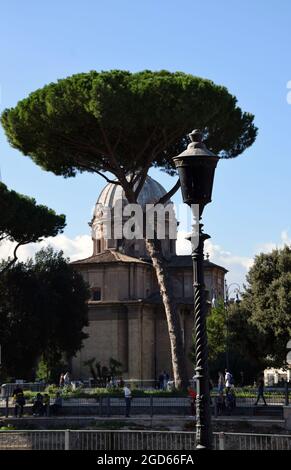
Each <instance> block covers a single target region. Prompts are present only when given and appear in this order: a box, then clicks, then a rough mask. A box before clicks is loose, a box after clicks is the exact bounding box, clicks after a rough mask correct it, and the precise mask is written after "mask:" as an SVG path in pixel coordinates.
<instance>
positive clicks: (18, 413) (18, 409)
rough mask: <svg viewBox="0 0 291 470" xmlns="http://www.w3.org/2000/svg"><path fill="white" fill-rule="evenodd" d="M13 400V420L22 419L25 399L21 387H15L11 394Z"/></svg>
mask: <svg viewBox="0 0 291 470" xmlns="http://www.w3.org/2000/svg"><path fill="white" fill-rule="evenodd" d="M12 396H13V400H14V403H15V406H14V416H15V418H17V417H19V418H22V415H23V407H24V405H25V398H24V393H23V390H22V388H21V387H19V386H17V387H16V389H15V390H14V392H13V395H12Z"/></svg>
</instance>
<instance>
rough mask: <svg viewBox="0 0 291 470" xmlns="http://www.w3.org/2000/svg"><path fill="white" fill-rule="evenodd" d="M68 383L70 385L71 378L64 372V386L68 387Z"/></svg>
mask: <svg viewBox="0 0 291 470" xmlns="http://www.w3.org/2000/svg"><path fill="white" fill-rule="evenodd" d="M69 385H71V378H70V374H69V372H66V373H65V375H64V386H65V387H68V386H69Z"/></svg>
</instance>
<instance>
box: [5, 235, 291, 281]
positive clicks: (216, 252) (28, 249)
mask: <svg viewBox="0 0 291 470" xmlns="http://www.w3.org/2000/svg"><path fill="white" fill-rule="evenodd" d="M188 235H189V232H187V231H185V230H180V231H179V232H178V237H177V243H176V249H177V254H178V255H190V254H191V243H190V241H189V240H186V237H187V236H188ZM286 244H288V245H291V238H290V236H289V234H288V231H287V230H282V232H281V234H280V241H279V243H277V244H276V243H274V242H266V243H262V244H260V245H257V246H256V247H255V249H254V252H253V254H252V256H249V257H247V256H241V255H240V254H236V253H231V252H230V251H227V250H225V249H224V248H223V247H222V246H220V245H217V244H215V243H213V242H212V240H206V242H205V254H206V253H208V254H209V257H210V261H212V262H213V263H216V264H219V265H220V266H223V267H225V268H226V269H227V270H228V271H229V272H228V274H227V279H228V282H229V283H231V282H238V283H239V284H241V285H242V284H243V283H244V282H245V275H246V273H247V271H248V270H249V269H250V267H251V266H252V264H253V260H254V256H255V255H256V254H258V253H261V252H264V253H267V252H270V251H272V250H273V249H275V248H282V247H283V246H284V245H286ZM48 245H51V246H52V247H53V248H54V249H56V250H62V251H63V252H64V255H65V256H66V257H68V258H70V260H71V261H75V260H77V259H83V258H87V257H88V256H91V255H92V240H91V237H90V236H89V235H78V236H76V237H75V238H69V237H68V236H66V235H64V234H61V235H57V236H56V237H54V238H53V237H52V238H47V239H46V240H44V241H42V242H40V243H32V244H30V245H25V246H23V247H21V248H20V249H19V251H18V258H19V260H20V261H25V260H26V259H27V258H29V257H33V256H34V254H35V252H36V251H38V250H39V249H40V248H42V247H46V246H48ZM14 247H15V243H12V242H2V243H1V244H0V259H1V258H3V259H7V258H8V256H11V257H12V256H13V249H14Z"/></svg>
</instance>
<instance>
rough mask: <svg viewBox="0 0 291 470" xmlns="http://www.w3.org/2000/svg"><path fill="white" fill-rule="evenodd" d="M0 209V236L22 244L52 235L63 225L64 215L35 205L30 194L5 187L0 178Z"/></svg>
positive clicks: (59, 230)
mask: <svg viewBox="0 0 291 470" xmlns="http://www.w3.org/2000/svg"><path fill="white" fill-rule="evenodd" d="M0 213H1V218H0V240H1V239H2V238H4V237H5V238H8V239H9V240H11V241H16V242H18V243H22V244H24V243H30V242H37V241H39V240H40V239H42V238H45V237H54V236H56V235H57V234H58V233H60V232H62V231H63V229H64V227H65V216H64V215H57V214H56V213H55V211H53V210H52V209H48V208H47V207H46V206H42V205H37V204H36V202H35V200H34V199H33V198H30V197H27V196H24V195H22V194H19V193H17V192H15V191H9V189H8V188H7V186H5V184H3V183H1V182H0Z"/></svg>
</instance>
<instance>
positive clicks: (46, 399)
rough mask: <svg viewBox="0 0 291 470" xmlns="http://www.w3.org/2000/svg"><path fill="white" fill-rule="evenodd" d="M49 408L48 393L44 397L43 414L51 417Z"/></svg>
mask: <svg viewBox="0 0 291 470" xmlns="http://www.w3.org/2000/svg"><path fill="white" fill-rule="evenodd" d="M49 407H50V397H49V395H48V394H47V393H45V394H44V396H43V414H44V415H45V416H48V415H49Z"/></svg>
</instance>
